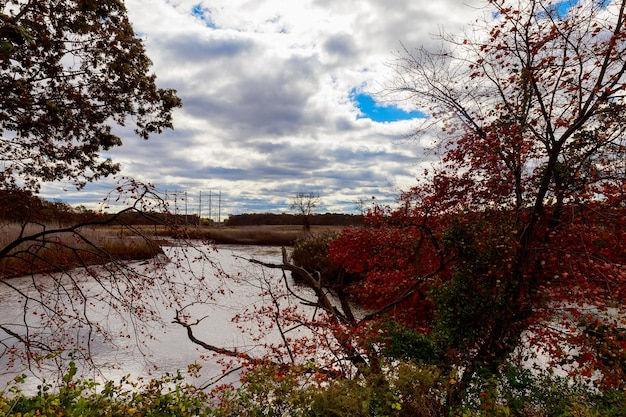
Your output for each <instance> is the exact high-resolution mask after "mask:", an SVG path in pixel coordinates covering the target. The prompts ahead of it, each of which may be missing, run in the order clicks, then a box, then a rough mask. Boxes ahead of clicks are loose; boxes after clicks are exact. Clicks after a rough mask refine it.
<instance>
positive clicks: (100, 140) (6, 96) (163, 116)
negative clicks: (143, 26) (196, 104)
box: [0, 0, 181, 191]
mask: <svg viewBox="0 0 626 417" xmlns="http://www.w3.org/2000/svg"><path fill="white" fill-rule="evenodd" d="M150 65H151V62H150V60H149V59H148V57H147V56H146V53H145V50H144V47H143V44H142V42H141V40H140V39H138V38H137V37H136V36H135V33H134V31H133V29H132V26H131V24H130V22H129V21H128V18H127V16H126V8H125V6H124V3H123V2H122V1H120V0H107V1H95V0H88V1H77V0H64V1H60V2H59V1H2V2H0V91H1V92H2V93H1V94H0V138H1V142H0V155H2V159H3V170H2V172H1V173H0V185H1V186H2V187H3V188H7V187H14V186H19V187H24V188H28V189H32V190H35V191H36V190H37V189H38V188H39V186H40V184H41V181H44V182H48V181H55V180H69V181H72V182H73V183H74V184H75V185H76V186H77V187H79V188H80V187H82V186H84V185H85V183H86V182H89V181H93V180H96V179H98V178H101V177H104V176H108V175H111V174H113V173H116V172H118V171H119V166H118V165H117V164H115V163H114V162H113V161H111V160H110V159H105V158H102V157H101V154H100V153H101V151H106V150H108V149H110V148H112V147H115V146H120V145H121V144H122V141H121V139H120V137H119V136H117V135H116V134H115V133H114V132H113V129H112V128H113V126H112V123H117V124H119V125H125V124H126V123H129V122H132V123H133V124H134V125H135V133H136V134H137V135H138V136H139V137H141V138H143V139H148V137H149V136H150V135H151V134H154V133H161V132H162V131H163V130H164V129H169V128H172V115H171V112H172V110H173V109H174V108H176V107H179V106H180V105H181V101H180V99H179V98H178V97H177V96H176V94H175V92H174V91H173V90H169V89H161V88H157V86H156V84H155V80H156V77H155V76H154V75H153V74H150Z"/></svg>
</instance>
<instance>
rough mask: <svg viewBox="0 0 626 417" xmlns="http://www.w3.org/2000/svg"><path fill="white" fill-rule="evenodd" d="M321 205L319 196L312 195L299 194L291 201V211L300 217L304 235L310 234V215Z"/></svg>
mask: <svg viewBox="0 0 626 417" xmlns="http://www.w3.org/2000/svg"><path fill="white" fill-rule="evenodd" d="M320 204H321V199H320V196H319V195H316V194H313V193H299V194H296V196H295V197H294V198H293V200H291V210H293V211H295V212H297V213H298V214H299V215H301V216H302V223H303V225H304V231H305V232H306V233H310V232H311V215H313V213H315V209H317V208H318V207H319V205H320Z"/></svg>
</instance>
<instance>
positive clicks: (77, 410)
mask: <svg viewBox="0 0 626 417" xmlns="http://www.w3.org/2000/svg"><path fill="white" fill-rule="evenodd" d="M75 374H76V366H75V365H74V364H73V363H71V364H70V370H69V372H68V373H67V374H66V375H65V376H64V378H63V382H62V384H61V385H60V386H59V387H58V388H57V389H54V387H53V386H52V385H50V384H45V383H44V384H42V385H40V386H39V387H38V391H37V393H36V394H34V395H32V396H27V395H25V394H23V393H22V392H21V391H20V389H19V386H18V385H15V386H13V387H11V389H10V390H9V392H0V412H2V414H3V415H4V416H7V417H10V416H15V417H18V416H20V417H26V416H68V417H73V416H76V417H79V416H80V417H92V416H93V417H95V416H98V417H99V416H113V417H118V416H119V417H126V416H139V417H178V416H197V417H202V416H207V415H209V413H210V411H211V410H210V408H209V406H208V400H207V396H206V395H205V394H204V393H203V392H202V391H201V390H199V389H197V388H195V387H193V386H191V385H188V384H186V383H184V378H183V376H182V374H181V373H176V374H175V375H169V374H168V375H165V376H163V377H162V378H158V379H153V380H150V381H148V382H145V383H144V382H143V381H141V380H139V381H135V382H133V381H130V380H128V379H127V378H123V379H122V380H121V381H120V383H119V384H114V383H113V382H107V383H106V384H104V386H103V387H101V386H100V384H98V383H97V382H95V381H93V380H81V379H74V376H75ZM16 380H17V382H20V381H22V382H23V380H24V377H23V376H22V377H20V378H17V379H16Z"/></svg>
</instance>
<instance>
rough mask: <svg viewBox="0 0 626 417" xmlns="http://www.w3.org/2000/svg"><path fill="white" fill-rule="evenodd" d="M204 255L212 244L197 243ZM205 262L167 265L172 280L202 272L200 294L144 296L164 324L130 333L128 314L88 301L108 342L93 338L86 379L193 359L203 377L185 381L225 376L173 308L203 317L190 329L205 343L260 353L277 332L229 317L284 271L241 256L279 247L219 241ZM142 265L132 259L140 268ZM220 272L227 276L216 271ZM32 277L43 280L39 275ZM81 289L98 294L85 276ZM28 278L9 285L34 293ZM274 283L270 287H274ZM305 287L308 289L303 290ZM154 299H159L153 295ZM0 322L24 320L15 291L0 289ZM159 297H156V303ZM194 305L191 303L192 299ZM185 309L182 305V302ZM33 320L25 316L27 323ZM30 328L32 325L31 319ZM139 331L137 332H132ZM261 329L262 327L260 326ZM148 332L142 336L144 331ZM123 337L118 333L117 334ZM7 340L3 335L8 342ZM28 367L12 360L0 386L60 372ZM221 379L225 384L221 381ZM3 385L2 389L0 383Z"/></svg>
mask: <svg viewBox="0 0 626 417" xmlns="http://www.w3.org/2000/svg"><path fill="white" fill-rule="evenodd" d="M182 250H183V249H182V248H168V249H166V254H167V255H168V256H170V258H171V259H175V258H177V256H176V254H177V253H180V252H179V251H182ZM199 250H200V251H202V252H203V253H204V252H205V251H208V250H209V249H208V248H206V247H201V248H199ZM190 251H191V253H187V255H186V256H187V258H194V257H196V255H195V254H194V253H193V251H194V249H190ZM210 258H211V260H212V261H213V262H214V264H212V263H209V262H189V263H187V262H186V261H184V262H182V263H178V262H170V263H168V264H167V265H166V266H165V268H166V269H165V272H166V273H167V275H168V276H169V277H170V279H171V281H172V282H177V283H180V282H186V281H191V280H190V276H191V275H194V276H196V277H198V276H205V277H206V282H205V283H204V286H203V287H202V288H201V291H198V292H197V293H193V291H192V293H191V294H190V296H189V299H188V300H186V301H187V302H188V303H189V305H185V303H184V302H183V303H182V304H180V305H170V303H169V301H168V300H167V299H158V298H159V296H158V295H155V294H151V297H150V298H146V300H147V301H150V302H151V303H154V306H155V307H156V308H157V311H158V314H159V315H160V317H161V318H162V322H161V323H159V322H158V321H157V322H153V323H152V324H151V325H150V326H148V327H143V326H142V325H137V324H135V325H136V330H135V331H131V332H129V331H127V330H128V328H129V326H131V325H133V324H134V323H132V322H131V321H130V320H129V318H127V317H120V316H117V315H116V314H112V313H113V312H112V311H111V310H110V309H108V308H107V306H103V305H97V304H96V305H93V306H90V307H89V308H90V310H89V311H90V315H91V317H92V319H93V318H95V320H97V321H98V324H101V325H103V326H104V327H106V328H107V329H108V330H109V331H110V334H112V335H113V337H112V340H111V341H109V342H107V341H105V340H104V339H103V338H102V337H92V338H91V353H92V357H93V360H94V363H95V364H96V365H97V367H98V372H93V371H91V372H88V371H87V369H86V368H82V369H83V371H82V372H83V376H85V377H88V378H94V379H96V380H104V379H107V380H114V381H118V380H119V379H120V378H121V377H123V376H126V375H130V377H131V379H136V378H139V377H150V378H152V377H157V376H159V375H163V374H165V373H172V372H176V371H177V370H182V371H185V370H186V369H187V366H188V365H189V364H192V363H198V364H199V365H201V366H202V371H201V377H200V378H199V379H197V380H193V381H190V382H192V383H194V384H197V385H205V384H207V383H208V382H209V381H211V380H214V379H216V378H218V377H220V376H221V375H222V369H223V365H222V364H220V363H218V358H216V357H214V355H213V354H212V353H211V352H208V351H207V350H206V349H204V348H202V347H199V346H197V345H195V344H193V343H192V342H191V341H190V340H189V339H188V337H187V333H186V329H185V328H183V327H182V326H181V325H179V324H176V323H173V320H174V318H175V317H176V311H177V309H181V310H182V311H184V312H188V313H190V315H191V317H192V318H190V319H189V320H190V322H191V321H192V320H198V319H201V318H202V320H201V321H200V322H199V323H198V325H197V326H194V327H193V329H194V332H195V333H196V336H197V337H198V338H199V339H201V340H202V341H204V342H206V343H210V344H211V345H215V346H218V347H224V348H227V349H234V348H237V349H239V350H244V351H246V352H248V353H249V354H250V355H256V354H262V353H263V352H262V346H263V345H264V344H266V343H268V342H271V341H272V340H275V339H276V337H277V335H276V333H275V332H274V331H271V330H270V331H268V332H267V333H259V329H255V326H256V324H260V323H235V322H234V321H233V317H234V316H236V315H238V314H242V313H245V312H254V311H255V308H258V306H260V305H261V304H263V303H264V302H265V301H266V300H264V299H263V297H264V296H263V293H266V292H267V290H268V288H270V287H271V288H279V287H280V286H281V285H280V284H281V282H282V279H283V278H282V274H281V272H280V271H278V270H269V269H266V268H262V267H260V266H258V265H254V264H251V263H250V262H248V261H247V260H246V259H249V258H254V259H258V260H262V261H269V262H274V263H279V262H280V260H281V253H280V248H275V247H263V246H238V245H237V246H236V245H224V246H220V247H219V248H218V251H217V252H211V253H210ZM139 265H140V263H137V266H138V267H139ZM220 270H222V271H223V272H225V273H226V274H228V275H229V277H225V276H223V275H220V274H218V273H219V272H220ZM37 279H39V280H41V279H44V280H45V279H46V278H45V277H38V278H37ZM79 281H80V286H81V288H82V289H83V290H84V291H95V290H96V289H100V290H101V288H100V287H99V286H98V284H96V283H95V282H93V280H92V279H91V278H89V277H82V278H80V280H79ZM31 283H32V278H31V277H24V278H19V279H16V280H12V281H11V284H12V285H14V286H15V287H17V288H20V289H22V290H23V291H25V292H27V291H32V289H30V290H29V289H28V288H30V287H29V286H30V285H31ZM274 286H275V287H274ZM302 291H304V292H306V291H307V290H306V289H302ZM155 299H156V300H155ZM0 300H1V302H0V324H7V323H16V322H20V321H21V320H22V321H23V320H24V319H23V317H24V310H23V302H21V301H20V297H18V296H17V294H16V293H15V291H14V290H10V289H8V288H6V287H4V286H3V287H0ZM155 301H156V302H155ZM191 303H193V304H191ZM183 306H184V307H185V308H182V307H183ZM31 319H32V318H30V317H29V318H28V320H31ZM30 324H31V325H33V324H35V322H31V323H30ZM137 329H138V330H137ZM262 332H263V331H262ZM128 333H130V334H131V335H134V333H137V336H138V339H135V338H134V337H130V338H129V337H127V336H126V334H128ZM141 333H143V334H144V335H146V334H149V337H148V338H147V339H145V340H143V341H142V342H141V343H140V341H141V339H142V334H141ZM121 335H124V336H123V337H120V336H121ZM5 341H6V342H9V341H8V340H5ZM9 360H10V356H9V355H8V354H5V355H3V356H2V357H1V358H0V369H6V368H7V365H8V364H9ZM32 368H33V367H32V366H31V369H28V367H27V366H25V365H19V364H18V365H16V366H14V367H13V368H12V369H10V370H8V371H5V372H4V373H2V374H1V375H0V384H2V385H3V384H4V383H5V382H6V381H10V380H11V379H12V378H13V377H14V376H15V375H18V374H21V373H22V372H24V373H26V374H27V375H28V376H29V378H27V383H26V384H25V385H24V386H23V390H24V391H29V390H34V389H35V387H36V386H37V385H38V384H40V383H41V379H46V380H48V381H50V380H54V378H55V377H58V375H56V374H55V373H54V372H53V371H54V370H55V369H56V368H57V364H56V363H54V361H53V363H52V365H51V366H50V367H46V366H45V364H44V366H42V368H41V369H32ZM234 379H236V374H233V375H231V376H230V380H234ZM222 382H223V381H222ZM2 385H0V387H1V386H2Z"/></svg>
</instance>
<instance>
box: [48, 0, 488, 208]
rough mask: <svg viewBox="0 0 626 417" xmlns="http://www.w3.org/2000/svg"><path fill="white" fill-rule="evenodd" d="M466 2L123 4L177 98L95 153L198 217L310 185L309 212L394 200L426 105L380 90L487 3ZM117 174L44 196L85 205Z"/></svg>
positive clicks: (414, 155)
mask: <svg viewBox="0 0 626 417" xmlns="http://www.w3.org/2000/svg"><path fill="white" fill-rule="evenodd" d="M468 2H469V3H472V4H473V3H475V2H474V1H473V0H467V1H463V0H437V1H433V0H341V1H336V0H189V1H188V0H126V6H127V8H128V15H129V18H130V20H131V22H132V24H133V26H134V28H135V31H136V33H137V35H138V36H139V37H141V38H142V39H143V40H144V42H145V46H146V50H147V53H148V55H149V57H150V58H151V60H152V61H153V64H154V65H153V70H154V72H155V73H156V75H157V84H158V85H159V87H163V88H174V89H176V90H177V91H178V95H179V97H180V98H181V99H182V101H183V108H182V109H179V110H176V111H175V113H174V126H175V129H174V130H173V131H167V132H165V133H164V134H162V135H159V136H154V137H152V138H151V139H150V140H148V141H143V140H142V139H139V138H136V137H134V136H133V134H132V132H131V131H130V130H129V129H126V128H118V129H117V130H116V132H117V133H118V134H120V135H121V137H122V140H123V143H124V144H123V146H121V147H119V148H117V149H114V150H111V151H109V152H108V153H106V154H105V155H103V156H105V157H110V158H112V159H113V161H114V162H118V163H120V164H121V166H122V172H121V173H120V176H130V177H133V178H136V179H138V180H140V181H144V182H149V183H151V184H154V185H155V187H156V188H157V189H158V190H159V191H161V192H163V193H166V194H167V196H168V198H171V199H172V200H174V199H176V201H177V204H179V205H180V207H179V208H182V207H183V206H184V207H185V210H188V213H189V214H193V213H197V212H198V211H201V214H202V216H203V217H209V216H210V217H212V218H216V217H217V214H218V213H217V207H218V205H219V208H220V209H219V215H220V216H221V218H222V219H223V218H224V217H227V216H228V215H229V214H240V213H252V212H274V213H281V212H289V209H290V203H291V200H292V198H293V197H294V196H295V195H296V194H298V193H313V194H316V195H319V196H320V200H321V202H322V205H321V207H320V208H319V209H318V211H319V212H344V213H354V212H357V208H358V204H357V202H358V201H369V200H371V199H372V197H374V198H375V199H376V200H377V201H379V202H387V201H393V200H394V199H395V198H396V197H397V196H398V194H399V193H400V191H401V190H403V189H407V188H408V187H410V186H411V185H412V184H414V183H415V181H416V177H417V176H418V175H419V173H420V172H422V171H423V168H424V166H425V165H426V166H427V165H428V164H429V158H430V156H429V154H428V152H426V151H425V148H426V147H428V145H429V144H430V143H429V138H428V137H424V138H422V139H421V140H420V141H415V140H407V136H408V135H409V134H410V133H411V132H412V131H413V129H415V128H416V123H417V122H418V121H419V119H420V118H423V117H428V115H427V114H426V113H424V112H423V109H416V108H412V107H411V103H409V102H397V103H394V102H393V101H391V100H390V99H389V96H388V95H387V94H385V93H386V92H388V86H389V83H390V82H392V80H393V73H392V69H391V66H390V63H391V62H393V61H394V60H395V59H396V56H397V53H398V51H400V50H401V48H402V45H406V46H407V47H408V48H409V49H411V48H413V47H418V46H422V45H425V46H432V47H434V46H436V45H437V43H438V41H437V39H436V36H435V35H436V34H438V33H439V32H440V31H441V29H445V30H446V31H449V32H456V31H459V30H461V28H463V27H464V26H466V25H467V24H468V23H469V22H471V21H472V20H475V19H476V18H477V16H478V15H479V14H482V13H483V12H484V10H480V9H476V8H475V7H471V6H469V5H468ZM118 180H119V178H115V179H114V178H111V179H106V180H100V181H98V182H97V183H95V184H90V185H88V186H87V187H86V188H85V189H83V190H81V191H80V192H77V191H76V190H75V189H73V188H72V186H71V185H68V184H58V183H55V184H47V185H45V186H44V188H43V189H42V193H41V194H42V196H43V197H45V198H50V199H56V200H61V201H65V202H68V203H70V204H73V205H76V204H82V205H85V206H87V207H89V208H95V207H96V205H97V203H98V202H100V201H101V199H102V198H103V197H104V196H105V195H106V193H107V192H108V191H110V190H111V189H113V188H115V184H116V181H118ZM209 194H210V195H211V207H212V210H211V212H208V205H209V197H208V196H209ZM185 196H186V200H185ZM183 201H184V203H183Z"/></svg>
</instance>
